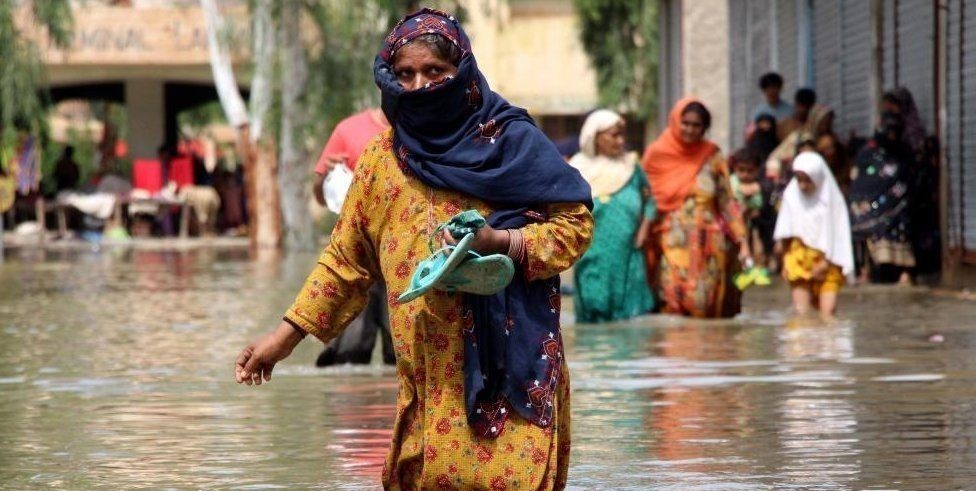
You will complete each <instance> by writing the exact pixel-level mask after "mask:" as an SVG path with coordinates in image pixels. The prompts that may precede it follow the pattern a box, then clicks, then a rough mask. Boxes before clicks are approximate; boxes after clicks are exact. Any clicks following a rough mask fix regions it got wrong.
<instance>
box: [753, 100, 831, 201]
mask: <svg viewBox="0 0 976 491" xmlns="http://www.w3.org/2000/svg"><path fill="white" fill-rule="evenodd" d="M808 112H809V114H808V115H807V118H806V122H805V123H804V124H803V125H802V126H800V127H797V128H796V129H794V130H793V131H791V132H790V133H789V134H788V135H786V137H784V138H783V139H782V140H781V141H780V143H779V146H777V147H776V149H775V150H773V152H772V153H771V154H769V157H767V158H766V177H767V178H768V179H769V180H770V181H771V182H773V184H775V185H777V187H778V188H779V189H780V190H782V189H785V188H786V185H787V184H788V183H789V182H790V179H791V178H792V177H793V175H792V173H791V170H790V164H791V163H792V162H793V157H796V156H797V155H798V154H799V153H800V149H801V147H802V146H803V145H805V144H808V143H809V144H811V145H812V146H813V148H816V146H817V139H818V138H819V137H820V136H823V135H829V134H833V123H834V110H833V109H831V108H830V107H829V106H825V105H823V104H816V105H814V106H813V108H812V109H810V110H809V111H808Z"/></svg>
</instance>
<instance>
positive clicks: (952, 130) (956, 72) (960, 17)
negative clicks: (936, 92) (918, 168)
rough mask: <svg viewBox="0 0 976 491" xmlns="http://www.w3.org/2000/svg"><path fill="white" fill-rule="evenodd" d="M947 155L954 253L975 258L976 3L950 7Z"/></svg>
mask: <svg viewBox="0 0 976 491" xmlns="http://www.w3.org/2000/svg"><path fill="white" fill-rule="evenodd" d="M946 8H947V11H946V21H947V22H946V33H945V38H946V58H945V59H946V66H945V70H946V71H945V97H946V100H945V110H946V114H945V117H946V132H945V135H944V138H945V141H944V142H943V151H944V153H945V161H946V168H945V172H946V178H947V180H948V184H949V188H948V194H949V196H948V210H947V212H946V215H947V218H948V222H949V223H948V236H947V237H946V239H947V241H948V245H949V247H950V248H951V249H954V250H962V251H963V252H965V253H966V254H967V256H968V258H969V260H970V261H972V260H974V256H976V0H950V1H948V2H947V4H946Z"/></svg>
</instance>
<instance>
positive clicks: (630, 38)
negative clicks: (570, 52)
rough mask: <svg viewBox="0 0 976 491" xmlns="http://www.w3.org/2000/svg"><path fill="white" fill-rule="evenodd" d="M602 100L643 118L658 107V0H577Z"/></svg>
mask: <svg viewBox="0 0 976 491" xmlns="http://www.w3.org/2000/svg"><path fill="white" fill-rule="evenodd" d="M573 3H574V5H575V7H576V12H577V14H578V15H579V19H580V33H579V35H580V40H581V41H582V43H583V48H584V49H585V50H586V53H587V55H588V56H589V58H590V63H591V64H592V65H593V68H594V69H595V70H596V76H597V86H598V92H599V96H600V103H601V104H602V105H604V106H606V107H609V108H613V109H616V110H619V111H621V112H626V113H632V114H633V115H635V116H637V117H638V118H640V119H643V120H648V119H650V118H653V117H654V115H655V113H656V109H657V88H658V87H657V64H658V35H657V19H658V12H657V8H658V2H657V0H573Z"/></svg>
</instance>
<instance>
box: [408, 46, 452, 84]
mask: <svg viewBox="0 0 976 491" xmlns="http://www.w3.org/2000/svg"><path fill="white" fill-rule="evenodd" d="M393 73H394V74H396V78H397V82H400V85H401V86H402V87H403V88H404V89H405V90H408V91H410V90H418V89H422V88H424V87H425V86H427V85H429V84H438V83H441V82H443V81H444V80H445V79H447V78H448V77H452V76H454V74H456V73H457V67H456V66H454V65H452V64H451V62H449V61H447V60H443V59H441V58H438V57H437V55H436V54H434V52H433V51H431V49H430V47H428V46H427V45H425V44H423V43H409V44H407V45H406V46H404V47H402V48H400V50H399V51H397V54H396V60H395V61H394V63H393Z"/></svg>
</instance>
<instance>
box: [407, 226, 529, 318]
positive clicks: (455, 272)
mask: <svg viewBox="0 0 976 491" xmlns="http://www.w3.org/2000/svg"><path fill="white" fill-rule="evenodd" d="M485 223H486V221H485V219H484V217H482V216H481V214H480V213H478V211H477V210H467V211H463V212H461V213H458V214H457V215H454V216H453V217H452V218H451V219H450V220H448V221H447V222H444V223H442V224H440V225H438V226H437V228H436V229H434V232H433V233H432V234H431V235H430V237H429V238H428V241H427V247H428V249H430V251H431V254H430V256H428V257H427V259H424V260H423V261H421V262H420V263H419V264H418V265H417V269H415V270H414V272H413V276H412V277H411V278H410V288H409V289H408V290H407V291H405V292H403V294H401V295H400V296H399V297H397V301H398V302H400V303H407V302H410V301H412V300H415V299H417V298H419V297H420V296H421V295H423V294H425V293H427V292H428V291H430V290H431V289H432V288H433V289H437V290H442V291H448V292H465V293H473V294H476V295H492V294H495V293H498V292H499V291H501V290H503V289H504V288H505V287H506V286H508V284H509V283H511V282H512V278H513V277H514V276H515V264H514V263H513V262H512V259H511V258H509V257H508V256H506V255H504V254H491V255H488V256H482V255H480V254H478V253H476V252H474V251H472V250H471V244H472V242H473V241H474V236H475V234H476V233H477V232H478V230H480V229H481V228H482V227H484V226H485ZM443 230H448V231H449V232H450V233H451V236H452V237H454V238H455V239H458V243H457V245H454V246H447V247H443V248H441V249H439V250H437V251H436V252H435V251H434V240H435V239H436V238H437V237H439V236H440V234H441V232H442V231H443ZM448 251H450V254H448Z"/></svg>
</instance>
